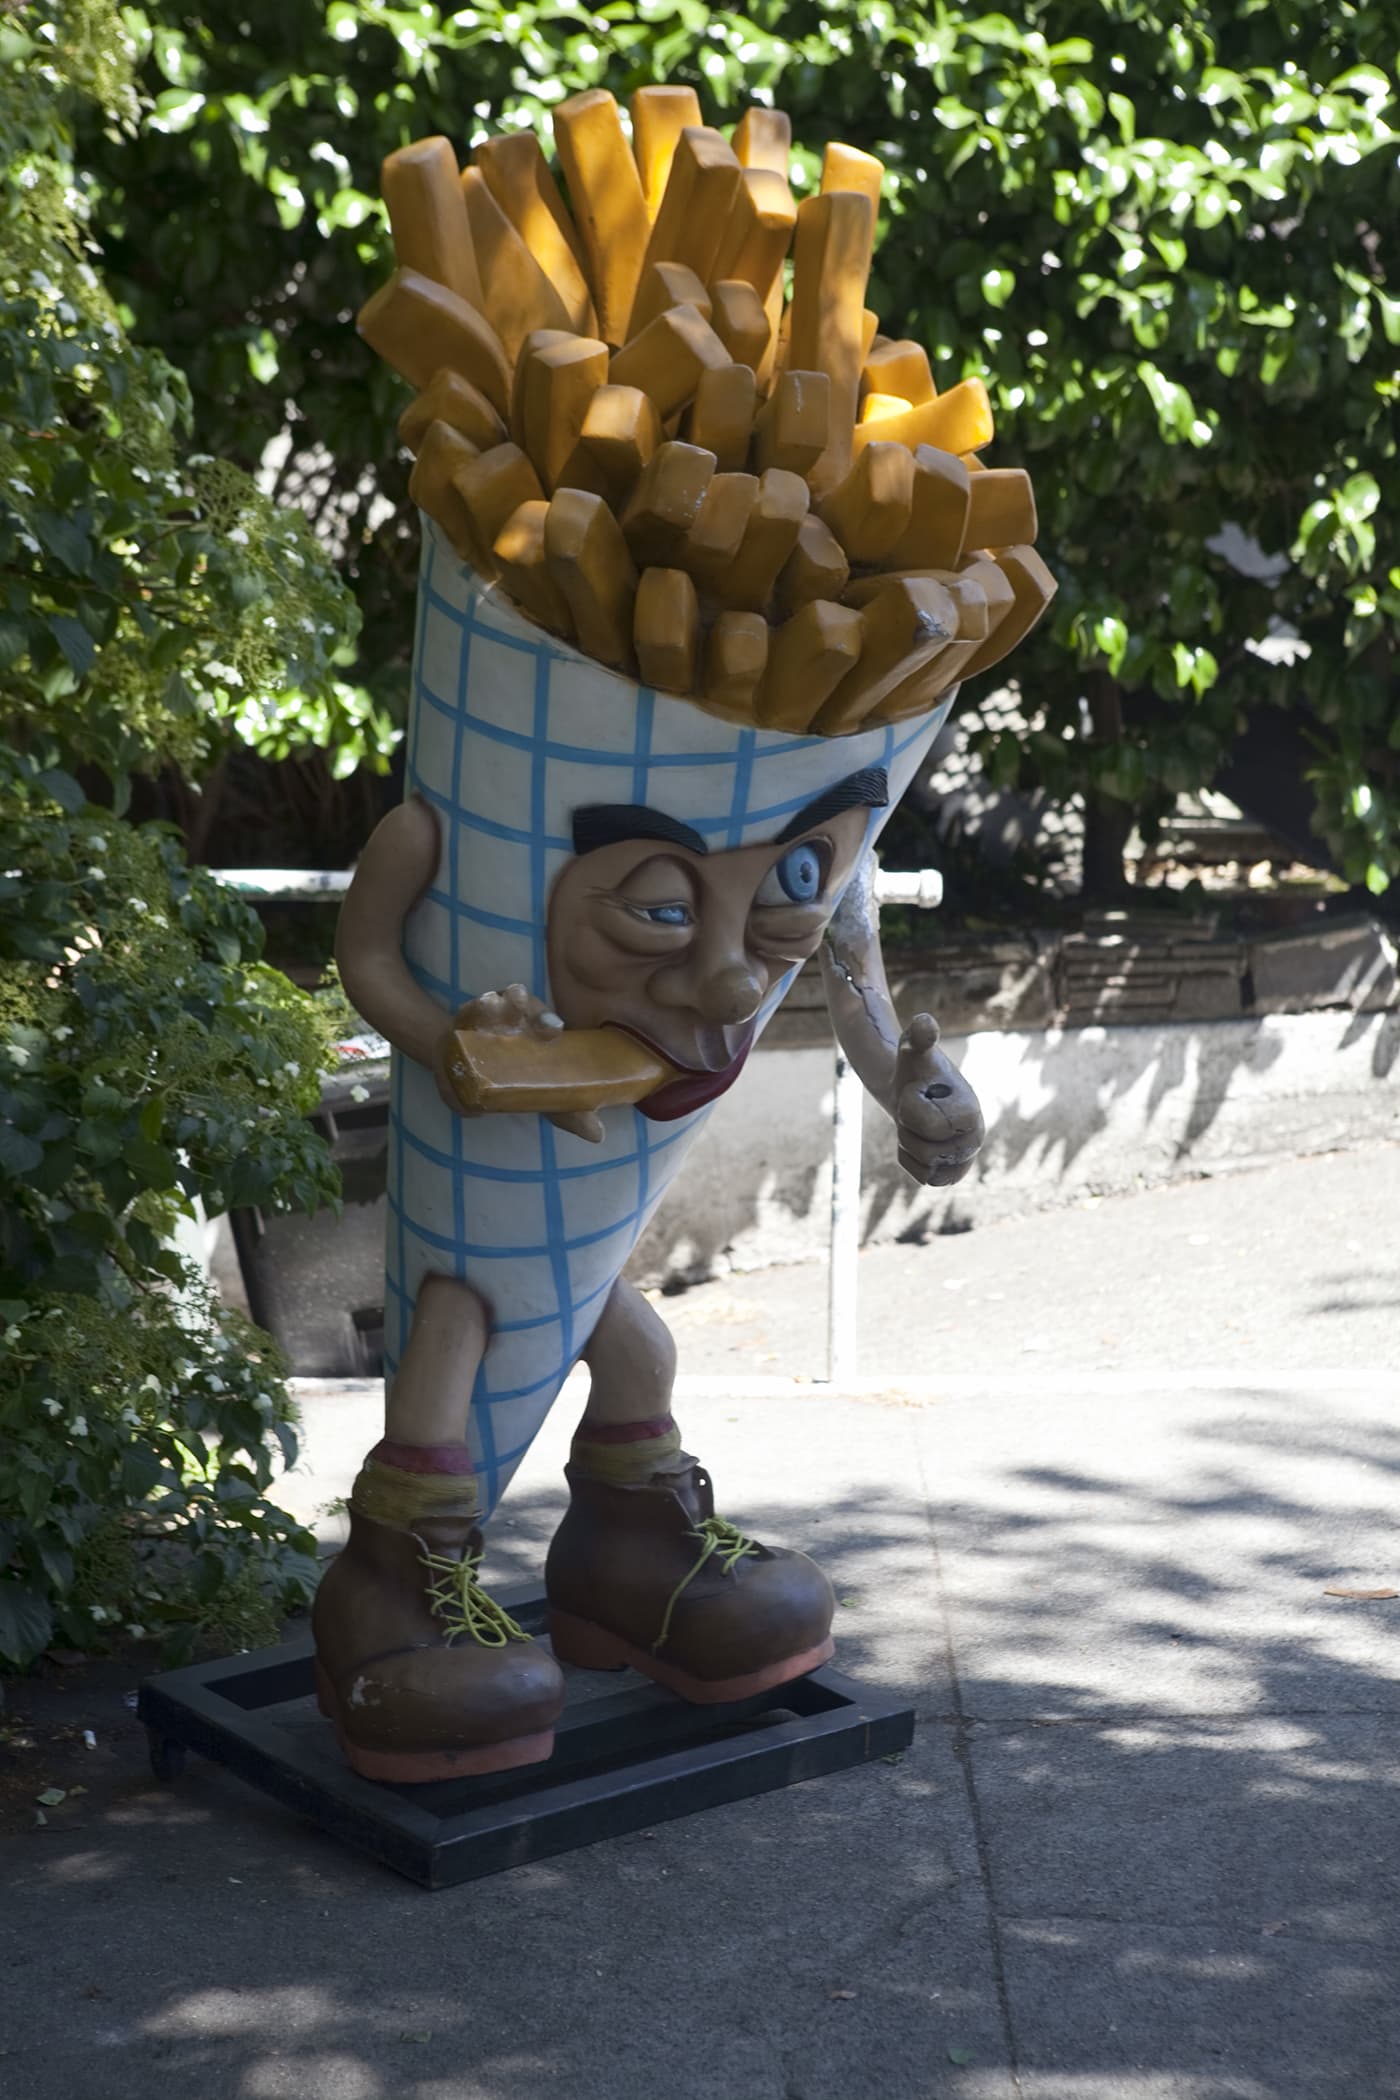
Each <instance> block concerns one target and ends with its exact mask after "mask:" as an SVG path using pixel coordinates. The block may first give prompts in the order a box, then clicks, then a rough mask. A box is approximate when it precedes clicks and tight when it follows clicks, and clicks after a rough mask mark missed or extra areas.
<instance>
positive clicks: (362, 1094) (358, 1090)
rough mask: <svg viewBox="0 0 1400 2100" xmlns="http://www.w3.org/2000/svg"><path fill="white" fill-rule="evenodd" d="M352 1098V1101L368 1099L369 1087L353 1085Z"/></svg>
mask: <svg viewBox="0 0 1400 2100" xmlns="http://www.w3.org/2000/svg"><path fill="white" fill-rule="evenodd" d="M350 1099H351V1100H352V1101H368V1099H369V1088H368V1087H367V1086H352V1087H351V1089H350Z"/></svg>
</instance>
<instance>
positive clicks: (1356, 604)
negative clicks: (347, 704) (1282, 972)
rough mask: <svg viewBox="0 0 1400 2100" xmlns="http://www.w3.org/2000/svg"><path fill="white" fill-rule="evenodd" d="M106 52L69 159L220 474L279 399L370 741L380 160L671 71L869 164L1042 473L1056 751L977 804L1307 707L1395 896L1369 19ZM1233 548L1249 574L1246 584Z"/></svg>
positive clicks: (1098, 817)
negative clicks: (333, 555)
mask: <svg viewBox="0 0 1400 2100" xmlns="http://www.w3.org/2000/svg"><path fill="white" fill-rule="evenodd" d="M127 19H128V20H129V21H130V22H132V23H133V25H134V27H135V33H136V34H137V35H138V36H139V38H140V42H141V71H140V78H141V80H142V83H143V85H144V87H145V89H146V91H147V92H148V93H149V94H150V95H151V97H152V98H153V102H154V113H153V116H152V118H151V120H150V122H149V123H148V124H147V125H146V126H145V127H144V128H143V129H142V131H141V133H140V134H139V136H135V137H130V136H128V137H125V138H122V139H113V140H106V139H94V141H93V142H92V150H91V158H92V164H93V166H94V168H95V170H96V171H97V179H98V181H99V183H100V185H101V189H102V195H103V221H104V239H105V241H106V244H107V250H108V254H109V256H110V258H111V260H112V263H113V266H114V268H115V269H116V271H117V273H118V275H119V280H120V283H121V287H122V295H123V297H124V298H125V299H126V300H128V301H129V302H130V304H131V306H132V308H133V310H134V311H135V312H136V314H137V315H138V316H139V321H140V326H141V330H142V333H143V336H145V337H146V338H147V339H149V340H152V341H158V342H159V343H160V344H161V346H162V347H163V349H164V350H165V351H166V353H167V354H168V355H169V356H170V357H171V358H172V359H173V361H174V362H175V363H176V364H177V365H178V366H179V367H180V369H181V370H182V371H183V372H185V373H186V374H187V375H188V377H189V380H190V384H191V388H192V392H193V397H194V400H195V402H196V418H197V423H198V427H199V429H200V431H201V434H202V437H203V441H204V442H205V443H206V444H208V445H209V446H210V448H211V449H215V450H217V451H218V452H220V453H221V454H224V455H227V456H229V457H233V458H237V459H240V460H241V461H243V462H244V463H245V464H248V463H251V462H252V461H253V460H254V459H256V458H257V457H258V454H259V448H260V447H261V445H262V443H263V439H264V435H265V429H266V404H267V401H268V398H269V394H271V395H272V396H273V397H275V399H276V400H277V402H278V404H279V407H280V414H281V417H282V419H283V423H284V429H285V433H286V438H287V452H286V462H285V465H284V468H283V470H282V474H281V480H280V483H279V486H280V488H281V489H282V490H283V492H288V493H292V494H294V495H297V496H298V497H300V496H302V495H304V494H308V493H311V494H313V495H314V507H315V509H316V512H317V515H318V518H319V521H320V523H321V526H322V529H323V530H324V531H325V532H326V533H327V534H328V535H329V536H330V538H332V539H333V540H334V543H335V544H336V545H337V547H339V548H343V550H344V556H345V561H346V565H347V574H349V576H350V577H351V579H352V581H353V583H354V587H355V590H356V593H357V596H358V598H359V601H360V604H361V606H362V609H363V612H364V633H363V638H362V655H361V663H360V676H361V678H362V680H363V682H364V683H365V684H366V685H367V686H368V688H369V689H370V690H371V691H372V692H373V693H374V695H375V697H376V699H377V701H379V702H380V703H381V704H382V705H384V706H385V707H386V708H397V707H399V706H400V705H401V703H402V697H403V693H404V690H405V687H406V657H407V651H408V647H409V641H410V631H411V622H410V621H409V619H408V617H407V611H406V608H407V606H408V603H409V601H410V598H411V595H412V591H413V581H414V578H413V567H414V546H415V528H414V523H413V520H412V518H411V516H410V514H409V512H408V509H407V505H406V502H405V500H404V490H405V481H406V476H405V474H404V472H403V468H402V466H401V464H400V463H399V461H398V457H397V452H396V446H395V441H394V435H393V420H394V416H395V415H396V413H397V411H398V409H399V407H400V406H401V402H402V390H401V388H400V387H399V386H398V384H397V382H396V381H395V380H394V379H393V377H392V375H391V374H389V373H388V372H386V371H385V370H384V369H383V368H382V367H381V366H379V365H378V364H377V362H376V361H375V360H374V359H373V358H371V357H370V355H369V354H368V352H367V351H365V350H364V349H362V348H361V347H359V346H358V345H357V344H356V342H355V340H354V336H353V333H352V317H353V314H354V310H355V308H356V306H357V305H358V304H359V303H360V301H361V300H362V299H363V298H364V297H365V296H366V295H367V293H368V292H369V291H370V290H371V289H372V288H373V287H374V286H375V285H376V284H378V283H379V282H380V281H381V280H382V277H383V276H384V274H385V273H386V271H387V269H388V267H389V261H390V258H389V249H388V241H387V235H386V231H385V227H384V222H383V216H382V213H381V210H380V207H379V204H378V201H377V183H378V166H379V162H380V159H381V158H382V156H383V155H384V154H385V153H387V152H388V151H390V150H391V149H392V148H394V147H396V146H398V145H400V144H402V143H403V142H404V141H405V140H407V139H409V138H412V137H415V136H418V135H421V134H423V133H426V132H431V131H443V132H445V133H447V134H448V136H449V137H451V138H452V139H453V140H454V141H455V142H456V143H457V145H458V148H459V151H462V152H465V150H466V148H467V147H468V146H469V145H470V144H471V143H472V140H473V139H474V138H475V137H477V136H479V135H481V134H482V133H483V132H485V131H486V130H487V129H493V128H497V127H499V126H500V125H502V124H511V123H521V122H528V123H532V124H535V125H536V126H538V127H539V128H540V130H541V131H542V132H544V133H545V134H546V136H547V133H548V112H549V108H550V106H551V105H552V104H553V103H554V102H556V101H557V100H558V99H559V98H560V97H561V96H563V95H565V94H568V93H571V92H573V91H575V90H577V89H579V88H583V87H588V86H593V85H596V84H603V85H606V86H608V87H610V88H612V89H613V90H614V91H615V92H616V93H618V94H619V95H620V96H624V97H625V96H626V95H627V94H628V93H629V92H630V91H631V89H632V88H634V87H635V86H637V85H639V84H640V83H642V82H645V81H648V80H652V79H656V78H667V77H669V78H675V79H681V80H686V81H689V82H691V83H693V84H694V85H695V86H696V88H697V89H698V91H699V94H700V97H701V101H702V104H703V106H704V107H705V109H706V112H707V114H708V115H710V116H711V117H713V118H715V119H716V120H719V121H727V120H729V119H731V118H733V117H734V116H735V115H736V114H737V113H738V111H739V110H740V109H741V108H742V107H743V106H744V104H745V103H746V102H747V101H748V100H749V99H750V98H751V97H753V96H755V95H756V96H759V97H761V98H764V99H773V100H776V101H778V102H780V103H781V104H782V106H783V107H785V108H787V109H789V110H790V111H791V113H792V115H793V118H794V123H795V126H796V133H797V137H798V139H799V140H800V141H801V142H802V144H803V147H804V152H803V154H802V155H800V156H799V159H798V163H797V168H796V176H797V179H798V181H799V182H800V183H801V184H803V185H804V186H806V187H808V188H810V187H811V185H812V183H813V182H814V180H815V178H816V172H817V165H818V155H819V153H820V149H821V147H822V145H823V143H824V142H825V141H826V140H828V139H830V138H832V137H834V136H841V137H845V138H848V139H850V140H851V141H852V142H853V143H855V144H857V145H861V146H865V147H867V148H869V149H871V150H873V151H875V152H877V153H879V154H880V155H881V156H882V157H883V158H884V159H885V161H886V163H887V167H888V170H889V185H888V199H887V214H886V217H887V224H886V226H885V229H884V238H883V241H882V245H881V249H880V253H879V256H878V258H877V267H876V275H875V281H874V286H873V300H872V303H873V304H875V305H876V306H877V307H878V308H879V309H880V311H881V313H882V314H883V316H884V317H885V321H886V325H887V326H888V327H889V328H890V329H891V332H904V331H906V330H907V332H909V333H910V334H913V335H915V336H917V337H918V338H919V339H920V340H921V341H924V342H926V343H928V344H929V345H930V347H931V348H932V350H933V353H934V357H935V363H936V369H937V373H938V376H939V379H940V383H943V384H948V383H951V382H952V381H953V380H954V379H956V378H957V377H958V376H959V375H960V373H962V372H963V371H964V370H978V371H981V372H983V373H985V375H986V376H987V379H988V383H989V385H990V387H991V390H992V393H993V397H994V400H995V403H996V408H997V414H998V427H999V433H1000V442H999V445H998V450H997V455H996V456H997V458H998V459H999V460H1000V461H1003V462H1005V463H1010V464H1014V463H1017V462H1018V461H1020V462H1024V463H1027V464H1029V465H1030V466H1031V467H1032V468H1033V470H1034V473H1035V478H1036V485H1037V489H1038V492H1039V496H1040V504H1041V518H1042V542H1041V543H1042V547H1043V550H1044V552H1045V554H1046V556H1047V558H1048V560H1049V561H1050V563H1051V566H1052V567H1053V568H1054V569H1055V570H1056V571H1057V573H1058V575H1059V576H1060V578H1061V584H1062V589H1061V596H1060V599H1059V601H1058V604H1057V607H1056V610H1055V613H1054V617H1053V620H1052V621H1051V623H1050V624H1049V625H1048V626H1047V628H1046V629H1045V631H1044V632H1043V634H1042V635H1041V636H1040V637H1039V638H1038V639H1037V640H1036V641H1035V642H1034V643H1033V644H1032V646H1031V648H1030V650H1029V651H1028V652H1027V653H1025V654H1024V655H1023V656H1021V657H1020V658H1019V659H1018V665H1019V671H1020V676H1021V681H1022V685H1023V689H1024V691H1025V693H1026V695H1027V697H1028V698H1029V699H1030V701H1031V703H1032V706H1033V709H1034V710H1035V714H1036V722H1037V726H1036V728H1035V730H1034V732H1033V734H1032V735H1031V736H1030V738H1029V739H1024V740H1022V739H1012V738H1010V737H1005V736H997V735H995V734H989V735H988V736H987V737H986V738H985V739H984V756H985V760H986V764H987V766H988V768H989V770H990V771H991V774H992V776H993V778H994V779H996V780H998V781H1005V782H1011V781H1016V782H1018V783H1019V784H1021V785H1022V786H1025V787H1030V786H1034V785H1042V786H1044V787H1046V788H1048V789H1049V790H1050V791H1051V792H1052V793H1053V794H1054V795H1055V796H1057V797H1064V796H1067V795H1070V794H1072V793H1082V794H1085V795H1086V796H1087V797H1088V798H1089V802H1090V805H1091V814H1092V815H1093V816H1094V818H1095V821H1096V822H1101V823H1104V824H1106V825H1107V828H1108V830H1109V832H1110V833H1111V832H1112V831H1113V829H1114V823H1113V813H1114V811H1115V810H1116V811H1117V812H1118V813H1119V828H1121V825H1123V824H1126V823H1127V821H1128V820H1129V819H1130V817H1131V816H1132V815H1133V814H1136V815H1137V816H1138V817H1139V819H1140V820H1141V821H1143V822H1144V823H1146V824H1147V825H1149V826H1150V825H1151V824H1152V822H1153V821H1154V820H1155V819H1156V818H1157V817H1159V816H1160V815H1161V813H1162V812H1163V811H1164V810H1165V809H1166V808H1167V807H1169V806H1170V803H1171V801H1172V800H1173V798H1174V797H1175V795H1176V794H1177V793H1179V792H1180V791H1182V790H1184V789H1190V788H1194V787H1198V786H1200V785H1201V784H1203V783H1205V782H1207V781H1209V779H1210V778H1211V777H1212V775H1213V773H1214V771H1215V769H1216V767H1217V765H1218V764H1219V762H1220V760H1221V757H1222V754H1224V753H1225V752H1226V751H1228V749H1229V747H1230V745H1231V743H1232V741H1233V739H1234V737H1235V735H1236V731H1237V726H1238V723H1239V721H1240V718H1241V716H1242V713H1243V712H1244V711H1245V710H1247V709H1250V708H1253V707H1256V706H1260V705H1267V706H1270V707H1279V708H1288V709H1291V710H1292V711H1293V712H1294V713H1295V714H1296V716H1297V717H1298V718H1299V720H1300V721H1301V723H1302V725H1303V727H1304V729H1305V731H1306V733H1307V736H1308V738H1309V739H1310V740H1311V744H1312V747H1313V749H1314V752H1315V755H1316V762H1315V781H1316V788H1317V795H1318V812H1319V815H1318V821H1319V823H1320V825H1321V827H1322V829H1323V830H1324V831H1325V833H1326V835H1327V836H1328V837H1329V839H1330V840H1331V841H1332V842H1333V844H1334V846H1335V848H1336V850H1337V852H1338V853H1339V855H1340V856H1341V858H1342V861H1343V863H1344V865H1345V867H1346V869H1347V871H1348V873H1349V874H1350V875H1351V876H1352V877H1353V878H1354V879H1357V880H1367V881H1369V882H1370V883H1371V884H1372V886H1373V888H1376V889H1380V888H1382V887H1383V886H1384V885H1385V883H1386V882H1387V880H1388V879H1389V878H1390V877H1391V876H1392V875H1393V874H1394V873H1395V872H1396V871H1397V869H1400V729H1397V720H1400V710H1397V707H1396V704H1395V656H1396V647H1397V635H1400V569H1397V568H1396V567H1395V566H1394V559H1395V557H1394V547H1393V542H1392V540H1391V539H1390V538H1389V537H1387V535H1386V534H1385V533H1384V531H1379V530H1377V523H1378V521H1380V520H1382V519H1384V518H1386V517H1387V516H1392V515H1394V513H1395V511H1396V508H1397V503H1398V502H1400V464H1397V448H1396V435H1395V433H1396V428H1397V418H1396V404H1397V393H1398V392H1400V379H1397V345H1400V287H1397V286H1396V284H1395V280H1394V263H1393V255H1392V248H1393V243H1392V242H1391V241H1390V239H1389V236H1388V229H1389V228H1390V227H1391V226H1392V225H1393V224H1394V222H1395V217H1396V212H1397V208H1400V175H1397V163H1396V153H1395V140H1396V132H1397V125H1400V115H1397V100H1396V81H1395V71H1396V69H1395V65H1394V57H1395V44H1396V37H1395V20H1394V12H1393V9H1387V8H1386V7H1385V6H1383V5H1381V4H1378V0H1339V4H1338V5H1336V6H1334V7H1329V8H1326V9H1311V10H1304V11H1302V12H1301V13H1299V12H1298V11H1297V10H1292V11H1289V10H1286V9H1285V10H1278V9H1270V8H1265V7H1262V6H1259V5H1258V4H1256V0H1184V4H1181V5H1176V4H1174V5H1172V6H1170V7H1168V6H1166V5H1164V4H1160V0H1056V4H1055V5H1053V6H1052V5H1051V4H1050V0H1032V4H1031V5H1030V6H1029V7H1027V8H1025V9H1023V10H1022V11H1021V12H1020V13H1019V14H1018V15H1017V16H1016V17H1015V18H1014V19H1013V18H1011V17H1008V16H1006V15H1002V14H995V13H993V14H979V13H976V12H974V11H970V10H969V11H966V12H963V11H960V10H957V9H955V8H952V7H949V6H946V5H944V4H941V0H933V4H929V5H921V6H906V5H900V6H893V5H890V4H887V0H878V4H869V0H831V4H823V5H821V6H817V5H815V4H813V0H757V4H755V5H754V6H753V7H751V8H750V9H749V10H748V11H747V12H743V13H740V12H736V11H732V10H720V9H711V8H707V7H704V6H701V5H699V4H697V0H646V4H641V5H638V4H629V0H619V4H617V5H610V6H607V7H605V8H600V9H599V10H597V11H596V12H593V13H585V12H582V11H580V10H578V9H576V8H570V7H563V6H559V5H554V4H543V5H540V4H533V0H524V4H520V5H512V6H510V7H504V6H501V5H499V4H490V5H476V6H472V7H470V8H462V9H458V8H449V7H444V6H440V5H435V4H432V0H424V4H422V5H415V6H413V7H411V8H410V7H393V6H386V5H381V4H378V0H333V4H332V5H330V6H329V7H325V6H322V5H320V4H319V0H278V4H276V5H274V4H272V0H239V5H238V7H237V8H229V7H227V6H218V5H216V6H214V7H213V8H212V9H209V8H206V9H204V10H202V11H201V12H200V14H199V15H198V16H195V15H193V14H191V13H190V11H189V10H188V9H187V8H186V7H185V6H184V4H183V0H153V4H149V5H148V6H147V7H146V8H145V10H144V12H143V13H141V14H134V13H133V14H129V15H128V17H127ZM1228 524H1234V525H1236V526H1238V527H1239V528H1240V529H1241V530H1242V531H1243V532H1244V533H1245V534H1246V535H1247V536H1248V537H1249V538H1251V539H1252V540H1254V541H1255V542H1256V543H1257V544H1258V546H1259V547H1260V548H1262V549H1263V550H1264V552H1265V553H1266V554H1267V555H1269V556H1271V557H1274V558H1275V561H1274V574H1273V577H1272V580H1265V579H1261V578H1258V577H1254V576H1247V575H1242V574H1241V573H1239V571H1238V570H1237V569H1236V568H1234V567H1233V566H1232V564H1231V562H1230V561H1229V560H1228V559H1227V557H1226V555H1225V553H1224V552H1223V551H1222V549H1221V546H1220V542H1219V537H1218V536H1219V534H1220V533H1221V530H1222V528H1223V527H1225V526H1226V525H1228ZM1280 626H1282V627H1286V628H1289V629H1292V630H1293V631H1294V632H1295V633H1296V634H1297V635H1298V636H1299V637H1300V638H1301V641H1302V642H1303V644H1304V645H1305V646H1306V650H1307V652H1308V653H1307V654H1306V655H1305V656H1304V657H1303V658H1302V660H1301V661H1299V662H1298V663H1296V664H1295V665H1294V666H1293V667H1292V669H1290V670H1286V671H1285V670H1282V669H1280V668H1278V667H1277V666H1273V665H1271V664H1269V663H1267V662H1265V661H1263V660H1261V658H1260V657H1259V656H1258V655H1257V653H1255V650H1254V646H1253V645H1254V644H1256V643H1257V642H1259V641H1260V640H1261V639H1263V638H1264V637H1265V636H1266V635H1268V634H1269V633H1270V631H1271V630H1273V629H1275V628H1278V627H1280ZM1091 828H1092V827H1091ZM1109 859H1110V861H1111V859H1112V855H1111V854H1110V856H1109Z"/></svg>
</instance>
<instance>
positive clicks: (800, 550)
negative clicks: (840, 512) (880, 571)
mask: <svg viewBox="0 0 1400 2100" xmlns="http://www.w3.org/2000/svg"><path fill="white" fill-rule="evenodd" d="M850 575H851V565H850V563H849V562H848V561H847V559H846V553H845V549H844V548H843V547H842V545H841V542H840V541H839V540H838V539H837V537H836V535H835V533H834V532H833V531H832V530H831V527H830V526H829V525H824V524H823V523H822V521H821V519H820V518H818V517H810V516H809V517H806V518H804V519H803V520H802V523H801V525H800V526H799V527H798V532H797V545H796V546H795V547H794V548H793V550H792V552H791V554H790V555H789V556H788V558H787V560H786V561H785V562H784V564H783V567H782V571H781V573H780V575H779V577H778V587H777V606H778V611H779V612H780V613H781V614H782V615H783V617H784V618H791V616H792V614H793V613H795V612H800V611H801V610H802V607H803V606H804V605H810V604H811V603H812V602H813V600H814V599H818V598H828V599H831V600H832V601H833V602H834V601H837V600H839V599H840V598H842V597H843V596H844V594H845V590H846V585H847V584H848V582H849V581H850Z"/></svg>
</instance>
